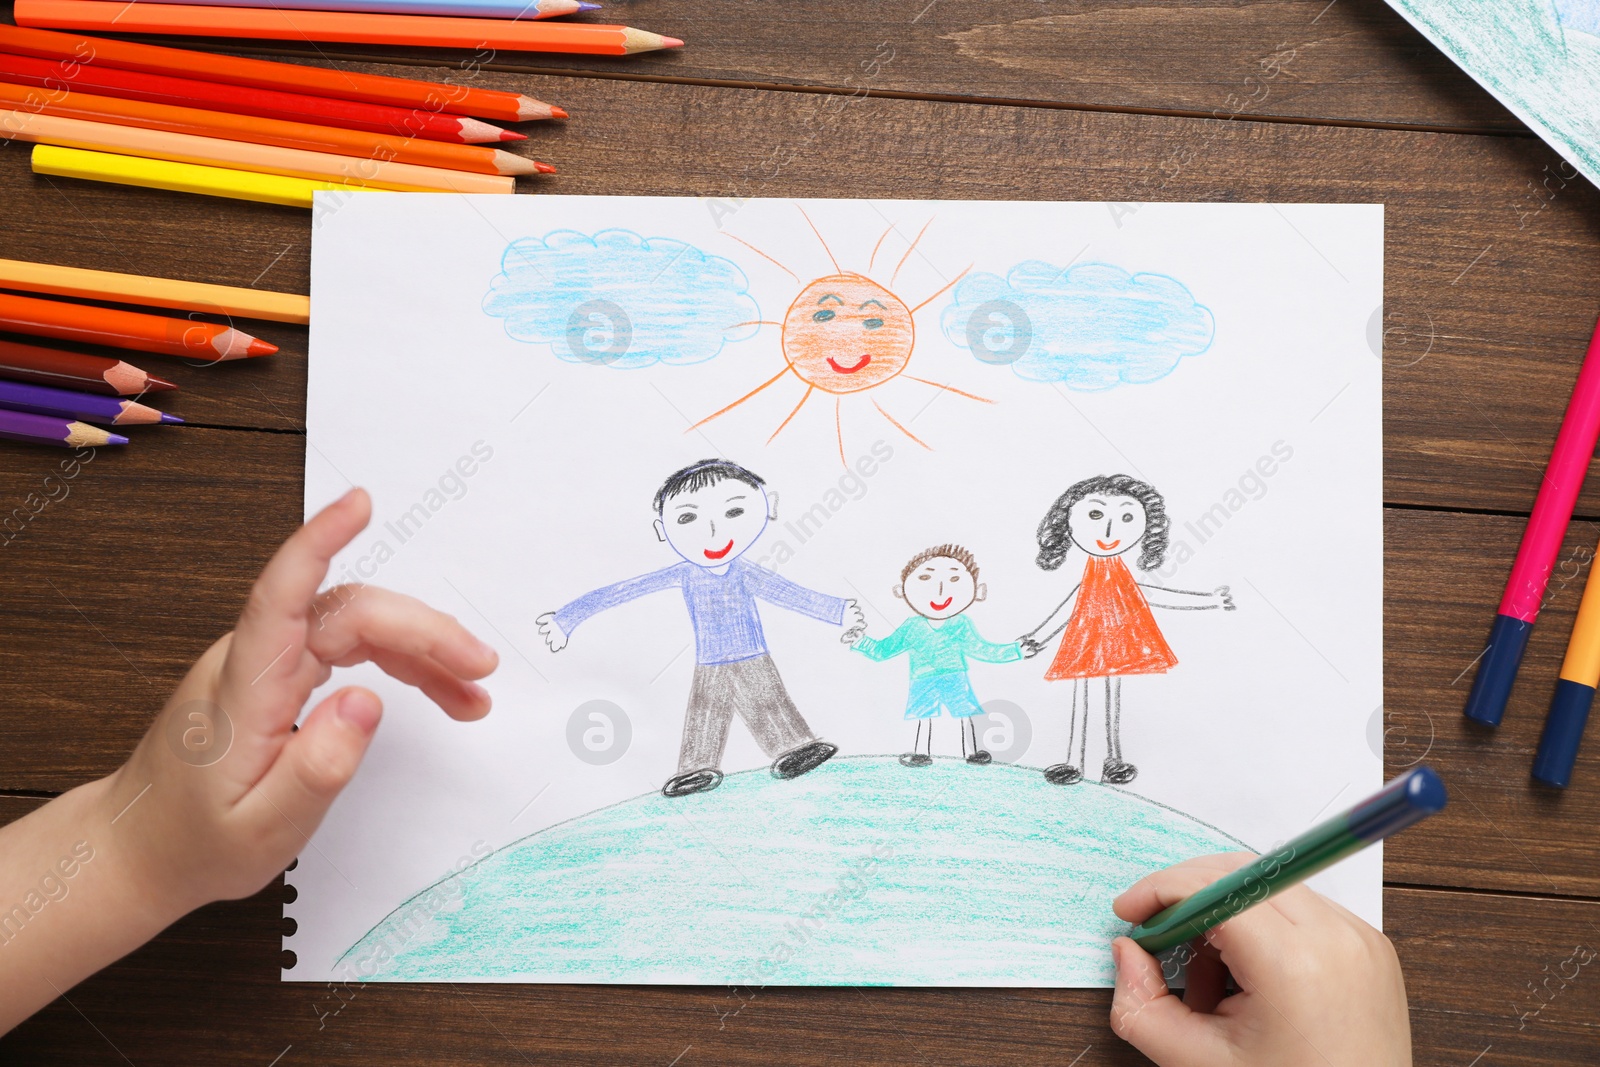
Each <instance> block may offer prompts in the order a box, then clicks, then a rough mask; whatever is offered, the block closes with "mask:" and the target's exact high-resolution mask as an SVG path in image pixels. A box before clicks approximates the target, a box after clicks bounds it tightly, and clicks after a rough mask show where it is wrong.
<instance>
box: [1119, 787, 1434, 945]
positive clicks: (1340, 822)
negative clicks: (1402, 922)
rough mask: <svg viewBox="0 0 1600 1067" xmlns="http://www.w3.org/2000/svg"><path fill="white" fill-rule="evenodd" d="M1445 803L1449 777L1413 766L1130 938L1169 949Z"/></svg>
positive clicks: (1155, 918)
mask: <svg viewBox="0 0 1600 1067" xmlns="http://www.w3.org/2000/svg"><path fill="white" fill-rule="evenodd" d="M1444 804H1445V792H1444V782H1443V781H1441V780H1440V778H1439V776H1438V775H1437V774H1435V773H1434V772H1433V771H1432V770H1431V769H1430V768H1428V767H1415V768H1413V769H1411V770H1409V771H1407V772H1406V773H1405V774H1402V775H1401V776H1400V777H1398V778H1396V779H1394V780H1393V781H1392V782H1390V783H1389V784H1388V785H1386V786H1384V787H1383V789H1382V790H1380V791H1379V792H1377V793H1375V794H1373V795H1372V796H1371V797H1369V798H1368V799H1366V800H1364V801H1362V802H1361V803H1359V804H1357V805H1356V806H1355V807H1353V808H1351V809H1350V810H1349V811H1347V812H1345V813H1344V814H1343V815H1335V816H1334V817H1333V818H1331V819H1329V820H1328V821H1327V822H1323V823H1319V824H1317V825H1316V826H1313V827H1312V828H1311V829H1309V830H1307V831H1306V832H1305V833H1303V834H1301V835H1300V836H1299V837H1297V838H1295V839H1294V840H1293V841H1290V842H1288V843H1287V844H1284V845H1281V846H1279V847H1278V848H1275V849H1273V850H1272V851H1271V852H1268V853H1266V854H1265V855H1263V856H1260V857H1258V858H1257V859H1256V860H1255V862H1253V863H1251V864H1249V865H1247V866H1244V867H1240V868H1239V869H1238V870H1237V871H1234V872H1233V873H1232V874H1229V875H1225V876H1224V877H1222V878H1219V879H1217V880H1216V881H1215V882H1212V883H1211V884H1210V885H1208V886H1206V887H1205V888H1204V889H1202V890H1200V891H1199V892H1198V893H1195V894H1194V895H1192V896H1188V897H1185V898H1184V899H1183V900H1180V901H1178V903H1176V904H1174V905H1172V906H1171V907H1170V908H1167V909H1165V910H1164V911H1161V912H1158V913H1157V914H1155V915H1152V916H1151V917H1150V918H1148V919H1146V920H1145V921H1144V922H1142V923H1140V924H1139V925H1138V926H1136V927H1134V928H1133V931H1132V932H1131V933H1130V934H1129V935H1128V936H1129V937H1131V938H1133V940H1134V941H1135V942H1137V943H1138V945H1139V947H1140V948H1142V949H1144V950H1145V951H1146V952H1165V951H1166V950H1167V949H1169V948H1176V947H1177V946H1179V945H1181V944H1183V943H1184V942H1186V941H1193V940H1194V939H1195V938H1197V937H1203V936H1204V935H1205V932H1206V931H1207V930H1210V929H1211V928H1212V927H1213V926H1218V925H1220V924H1222V923H1224V922H1226V921H1227V920H1229V919H1231V918H1233V917H1234V916H1235V915H1238V914H1239V913H1240V912H1242V911H1244V910H1246V909H1247V908H1250V907H1253V906H1254V905H1256V904H1259V903H1261V902H1262V901H1263V900H1266V899H1267V898H1268V897H1270V896H1272V895H1273V894H1274V893H1279V892H1282V891H1283V890H1285V889H1288V888H1289V887H1290V886H1292V885H1295V884H1296V883H1299V882H1303V881H1305V880H1306V879H1307V878H1310V877H1311V876H1312V875H1313V874H1316V873H1317V872H1318V871H1321V870H1324V869H1326V868H1328V867H1331V866H1333V865H1334V864H1335V863H1338V862H1339V861H1340V860H1342V859H1344V858H1345V857H1346V856H1350V855H1354V854H1355V853H1357V852H1360V851H1361V850H1362V849H1364V848H1366V847H1367V846H1368V845H1371V844H1375V843H1376V842H1378V841H1382V840H1383V839H1384V838H1386V837H1388V836H1389V835H1390V834H1395V833H1399V832H1400V831H1401V830H1404V829H1405V828H1406V827H1408V826H1415V825H1416V824H1417V823H1419V822H1421V821H1422V820H1423V819H1426V818H1427V817H1428V816H1430V815H1432V814H1433V813H1434V812H1437V811H1439V810H1441V809H1442V808H1443V807H1444Z"/></svg>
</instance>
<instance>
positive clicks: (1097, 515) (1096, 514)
mask: <svg viewBox="0 0 1600 1067" xmlns="http://www.w3.org/2000/svg"><path fill="white" fill-rule="evenodd" d="M1089 517H1090V518H1091V519H1093V520H1094V521H1095V522H1099V521H1100V520H1101V519H1103V518H1105V517H1106V513H1105V512H1103V511H1101V510H1100V509H1099V508H1094V509H1092V510H1091V511H1090V512H1089Z"/></svg>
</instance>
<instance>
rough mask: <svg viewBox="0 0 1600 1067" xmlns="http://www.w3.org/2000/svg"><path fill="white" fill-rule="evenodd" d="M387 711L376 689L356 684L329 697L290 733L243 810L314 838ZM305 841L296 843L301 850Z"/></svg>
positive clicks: (293, 834)
mask: <svg viewBox="0 0 1600 1067" xmlns="http://www.w3.org/2000/svg"><path fill="white" fill-rule="evenodd" d="M382 716H383V705H382V704H381V703H380V702H379V700H378V698H377V696H376V695H375V694H373V693H372V692H371V691H370V690H366V689H361V688H359V687H355V686H351V687H348V688H345V689H340V690H339V691H338V692H336V693H334V694H333V695H331V696H329V697H328V698H327V699H326V700H324V701H322V703H320V704H318V705H317V706H316V708H314V709H313V710H312V712H311V714H310V715H308V716H306V719H305V722H304V723H302V724H301V726H300V729H299V730H298V731H296V732H295V733H294V734H293V735H291V736H290V738H289V740H288V742H287V743H285V744H284V746H283V750H282V751H281V752H279V753H278V758H277V760H276V761H275V762H274V763H273V764H272V766H271V767H269V768H267V772H266V774H264V775H262V777H261V780H260V782H258V783H257V784H256V787H255V788H254V789H252V790H251V791H250V792H249V793H247V794H245V796H244V797H243V798H242V799H241V800H240V801H239V805H238V808H237V809H236V810H237V812H238V813H239V814H240V816H241V817H242V818H245V819H253V820H257V821H258V822H259V823H260V824H261V825H267V826H281V828H282V830H283V832H284V835H285V836H288V837H293V838H297V839H298V838H304V839H309V838H310V836H311V834H312V833H313V832H314V831H315V830H316V828H317V826H318V825H319V824H320V823H321V822H322V817H323V815H325V814H327V811H328V806H329V805H330V804H332V803H333V800H334V798H335V797H337V796H338V795H339V792H340V790H342V789H344V787H345V786H346V785H347V784H349V782H350V779H351V778H353V777H354V776H355V773H356V768H357V767H359V766H360V765H361V757H362V756H364V755H365V754H366V751H367V746H368V745H369V744H370V743H371V742H372V735H373V732H374V731H376V730H377V728H378V720H379V719H380V718H382ZM303 845H304V840H297V841H296V842H295V847H296V848H297V849H298V848H299V847H301V846H303Z"/></svg>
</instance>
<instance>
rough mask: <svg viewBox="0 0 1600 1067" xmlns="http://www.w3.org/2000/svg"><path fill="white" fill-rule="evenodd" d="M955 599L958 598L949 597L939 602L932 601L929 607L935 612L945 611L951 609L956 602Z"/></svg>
mask: <svg viewBox="0 0 1600 1067" xmlns="http://www.w3.org/2000/svg"><path fill="white" fill-rule="evenodd" d="M955 599H956V598H955V597H953V596H947V597H945V598H944V599H943V600H941V601H938V602H935V601H932V600H930V601H928V607H930V608H932V609H933V610H934V611H943V610H944V609H945V608H947V607H949V606H950V605H951V604H952V603H953V602H954V601H955Z"/></svg>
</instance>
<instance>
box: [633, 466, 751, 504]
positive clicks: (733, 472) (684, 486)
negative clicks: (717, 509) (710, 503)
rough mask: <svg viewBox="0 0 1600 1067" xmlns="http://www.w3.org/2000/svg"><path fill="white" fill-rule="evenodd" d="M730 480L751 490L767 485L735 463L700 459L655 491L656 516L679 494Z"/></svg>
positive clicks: (676, 472) (669, 477)
mask: <svg viewBox="0 0 1600 1067" xmlns="http://www.w3.org/2000/svg"><path fill="white" fill-rule="evenodd" d="M730 478H731V479H733V480H734V481H736V482H743V483H744V484H745V485H748V486H749V487H750V488H752V489H760V488H761V487H762V486H763V485H766V484H767V483H766V482H764V481H762V480H761V475H759V474H755V473H753V472H751V471H747V470H745V469H744V468H743V467H741V466H739V465H738V464H737V463H733V462H731V461H729V460H726V459H702V460H701V461H700V462H698V463H691V464H689V465H688V466H687V467H685V468H683V470H681V471H674V472H673V473H672V474H670V475H668V476H667V480H666V481H664V482H662V483H661V488H660V489H657V490H656V499H655V506H656V514H657V515H660V514H661V513H662V511H664V510H665V509H666V506H667V501H669V500H671V499H672V498H673V497H675V496H677V495H678V494H679V493H693V492H695V491H696V490H698V489H704V488H705V487H706V486H708V485H716V484H717V483H718V482H723V481H727V480H728V479H730Z"/></svg>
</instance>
